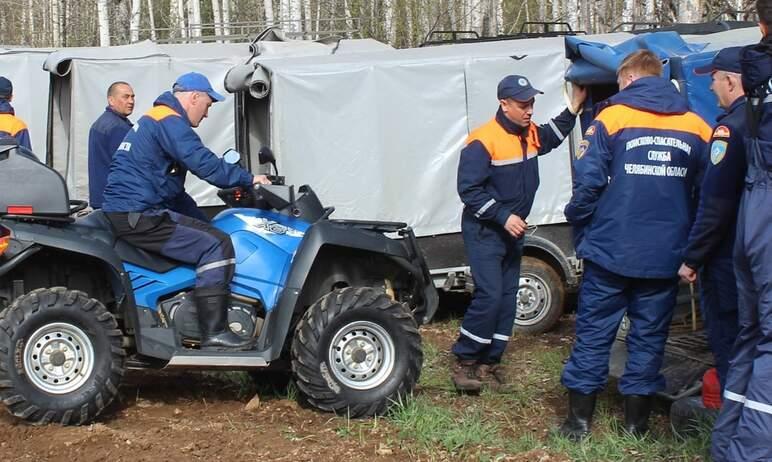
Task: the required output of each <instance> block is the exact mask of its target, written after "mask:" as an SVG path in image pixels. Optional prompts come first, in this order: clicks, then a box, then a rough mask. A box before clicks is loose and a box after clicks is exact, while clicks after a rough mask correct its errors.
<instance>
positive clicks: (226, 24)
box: [222, 0, 231, 43]
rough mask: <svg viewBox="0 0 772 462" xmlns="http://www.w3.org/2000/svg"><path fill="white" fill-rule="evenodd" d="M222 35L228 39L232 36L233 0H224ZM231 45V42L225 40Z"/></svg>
mask: <svg viewBox="0 0 772 462" xmlns="http://www.w3.org/2000/svg"><path fill="white" fill-rule="evenodd" d="M222 34H223V35H224V36H226V37H230V35H231V0H222ZM225 43H230V40H225Z"/></svg>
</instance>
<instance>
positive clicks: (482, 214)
mask: <svg viewBox="0 0 772 462" xmlns="http://www.w3.org/2000/svg"><path fill="white" fill-rule="evenodd" d="M575 122H576V116H574V115H573V114H571V112H570V111H569V110H568V109H566V110H564V111H563V112H562V113H560V114H559V115H558V116H557V117H555V118H554V119H552V120H550V122H549V123H547V124H545V125H538V126H537V125H536V124H534V123H531V125H530V127H520V126H518V125H516V124H514V123H512V122H511V121H510V120H509V119H507V118H506V116H505V115H504V113H503V112H502V111H501V108H499V110H498V112H497V113H496V117H495V118H494V119H493V120H491V121H490V122H488V123H486V124H485V125H483V126H481V127H479V128H478V129H476V130H474V131H472V133H470V134H469V137H468V138H467V144H466V147H465V148H464V149H463V150H461V158H460V160H459V163H458V177H457V180H458V184H457V186H458V194H459V196H460V197H461V201H462V202H463V203H464V210H465V211H466V213H471V214H472V215H473V216H475V217H476V218H477V219H479V220H485V221H493V222H496V223H499V224H500V225H502V226H503V225H504V224H505V223H506V222H507V218H509V215H510V214H515V215H517V216H519V217H520V218H522V219H523V220H525V219H526V217H527V216H528V214H529V213H530V212H531V206H533V199H534V196H535V195H536V189H537V188H538V187H539V160H538V158H537V156H539V155H542V154H546V153H548V152H550V151H551V150H553V149H555V148H556V147H558V146H559V145H560V143H561V142H562V141H563V139H564V138H565V137H566V135H567V134H568V133H570V132H571V129H573V128H574V123H575Z"/></svg>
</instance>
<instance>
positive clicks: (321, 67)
mask: <svg viewBox="0 0 772 462" xmlns="http://www.w3.org/2000/svg"><path fill="white" fill-rule="evenodd" d="M745 35H748V32H747V31H729V32H723V33H720V34H713V35H709V36H696V37H693V41H694V43H698V42H699V43H713V45H712V46H720V44H721V43H731V42H732V41H738V40H739V41H742V40H745V38H743V37H744V36H745ZM631 37H632V35H630V34H627V33H617V34H605V35H595V36H587V39H588V40H593V41H597V42H602V43H607V44H610V45H613V44H617V43H620V42H623V41H625V40H627V39H629V38H631ZM746 43H747V42H746ZM564 49H565V48H564V41H563V38H559V37H556V38H540V39H528V40H514V41H501V42H483V43H468V44H462V45H446V46H439V47H428V48H418V49H406V50H388V51H382V52H370V53H352V54H346V55H333V56H307V57H300V58H283V57H270V56H267V57H262V56H257V57H255V58H253V59H252V60H251V61H250V62H249V63H246V64H243V65H239V66H237V67H235V68H234V69H232V70H231V71H230V73H229V75H228V77H226V88H227V89H228V90H229V91H244V90H246V91H252V92H254V85H255V84H256V83H260V85H261V86H260V88H262V89H267V90H268V96H267V98H266V97H264V96H263V99H254V98H251V99H248V100H247V111H248V114H249V118H250V122H249V123H250V127H252V128H251V130H250V137H249V143H250V152H251V153H255V152H257V148H258V147H260V146H261V145H263V144H270V145H271V147H272V148H273V150H274V152H275V153H276V155H277V158H278V164H279V168H280V170H281V173H282V174H283V175H286V176H287V178H288V179H289V180H290V181H291V182H292V183H295V184H303V183H309V184H312V185H313V186H314V189H315V191H316V192H317V194H319V196H320V198H321V199H322V201H323V202H324V203H325V204H327V205H334V206H335V207H336V212H335V216H336V217H338V218H354V219H377V220H397V221H405V222H408V223H410V224H411V225H412V226H413V227H414V228H415V229H416V232H417V234H418V235H420V236H426V235H433V234H444V233H453V232H458V231H459V226H460V214H461V210H462V207H461V203H460V201H459V199H458V195H457V193H456V168H457V165H458V155H459V152H460V150H461V148H462V147H463V145H464V141H465V139H466V137H467V135H468V133H469V131H470V130H472V129H473V128H475V127H477V126H479V125H480V124H482V123H484V122H485V121H487V120H489V119H490V118H491V117H492V116H493V114H494V113H495V111H496V108H497V104H498V102H497V100H496V90H495V89H496V84H497V83H498V81H499V80H500V79H501V78H502V77H503V76H504V75H507V74H512V73H519V74H524V75H526V76H527V77H529V78H530V79H531V81H532V83H533V84H534V86H536V87H537V88H539V89H541V90H543V91H544V92H545V94H544V95H540V96H538V97H537V99H536V109H535V117H534V120H535V121H536V122H537V123H544V122H546V121H547V120H549V118H551V117H554V116H555V115H557V114H558V113H559V112H560V111H561V110H563V108H564V107H565V97H564V92H563V75H564V72H565V69H566V66H567V64H568V62H567V61H566V60H565V56H564ZM255 69H259V72H256V73H252V72H253V71H254V70H255ZM250 73H252V77H249V75H250ZM262 82H265V84H263V83H262ZM262 93H263V92H261V96H262ZM266 101H268V102H267V103H266ZM254 127H257V129H254ZM573 136H574V137H575V139H578V137H580V136H581V134H580V133H579V132H578V131H575V133H574V134H573ZM254 164H255V162H253V165H254ZM540 172H541V186H540V188H539V191H538V193H537V195H536V201H535V203H534V207H533V210H532V212H531V216H530V217H529V223H531V224H538V225H541V224H552V223H562V222H565V217H564V216H563V207H564V206H565V204H566V202H567V201H568V199H569V197H570V194H571V169H570V155H569V143H568V142H567V141H566V142H565V143H563V145H562V146H560V147H559V148H558V149H556V150H555V151H553V152H552V153H550V154H548V155H546V156H544V157H542V158H540Z"/></svg>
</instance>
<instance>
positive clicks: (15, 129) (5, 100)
mask: <svg viewBox="0 0 772 462" xmlns="http://www.w3.org/2000/svg"><path fill="white" fill-rule="evenodd" d="M11 100H13V84H12V83H11V81H10V80H8V79H6V78H5V77H0V138H2V137H10V138H16V141H18V143H19V146H23V147H25V148H27V149H29V150H30V151H32V143H31V141H30V138H29V130H28V129H27V124H25V123H24V121H23V120H21V119H20V118H18V117H16V112H15V111H14V110H13V106H11Z"/></svg>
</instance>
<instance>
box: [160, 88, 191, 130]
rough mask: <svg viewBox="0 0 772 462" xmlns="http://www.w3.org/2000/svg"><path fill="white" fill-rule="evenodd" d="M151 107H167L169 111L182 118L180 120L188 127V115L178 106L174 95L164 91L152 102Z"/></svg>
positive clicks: (178, 102)
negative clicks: (171, 110)
mask: <svg viewBox="0 0 772 462" xmlns="http://www.w3.org/2000/svg"><path fill="white" fill-rule="evenodd" d="M153 106H168V107H170V108H171V109H173V110H174V112H176V113H177V114H179V115H180V117H182V120H184V121H185V122H186V123H187V124H188V125H190V119H188V113H187V112H185V109H183V108H182V105H181V104H180V101H179V100H178V99H177V97H176V96H174V93H172V92H170V91H166V92H164V93H162V94H161V96H159V97H158V98H156V99H155V101H154V102H153Z"/></svg>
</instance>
